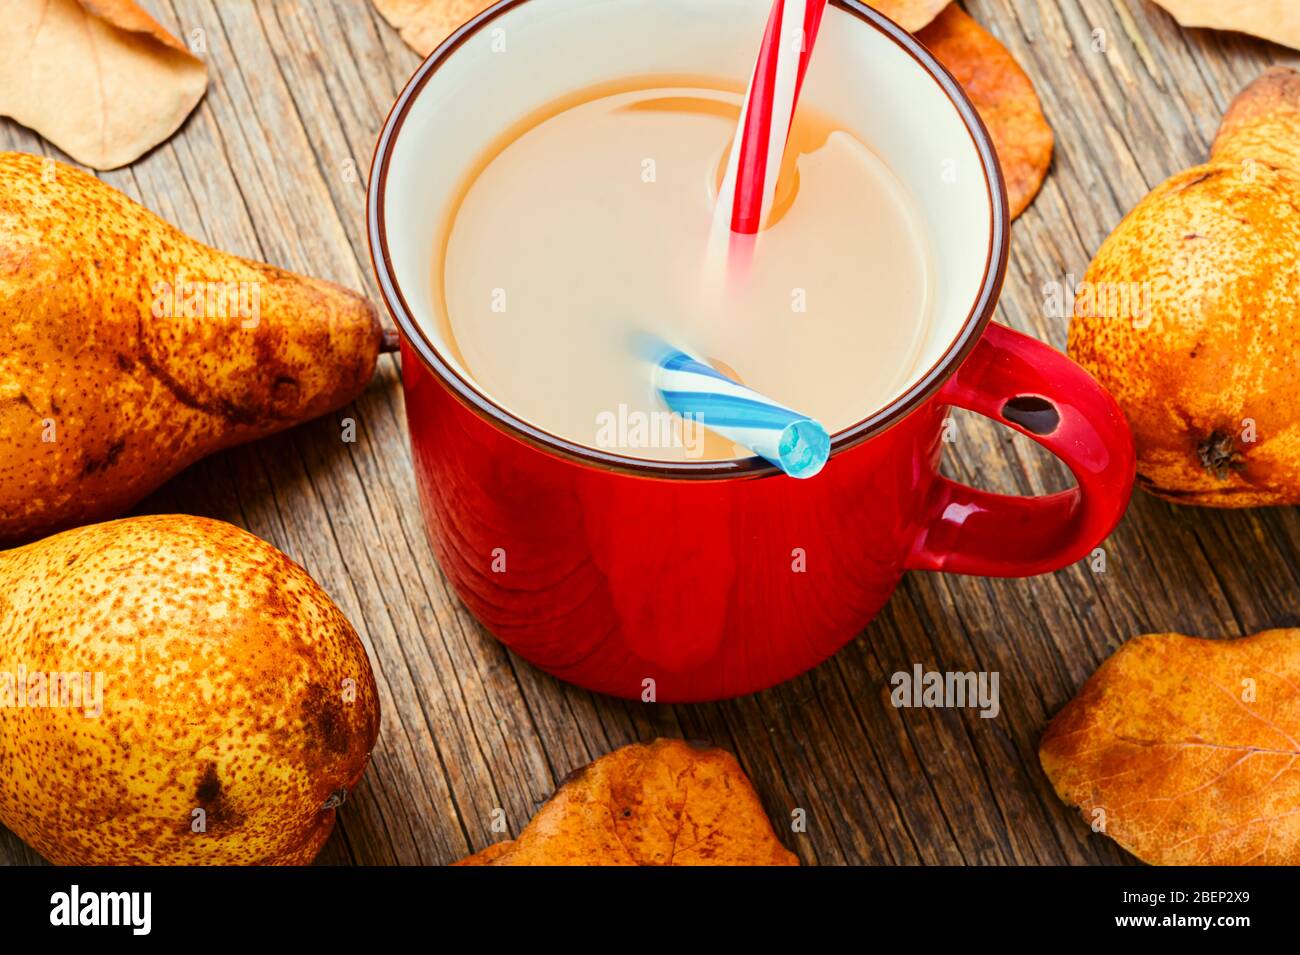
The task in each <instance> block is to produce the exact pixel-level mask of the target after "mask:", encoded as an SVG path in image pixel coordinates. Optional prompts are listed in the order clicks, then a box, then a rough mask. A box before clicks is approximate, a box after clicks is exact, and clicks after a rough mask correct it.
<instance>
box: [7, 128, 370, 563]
mask: <svg viewBox="0 0 1300 955" xmlns="http://www.w3.org/2000/svg"><path fill="white" fill-rule="evenodd" d="M382 338H383V336H382V330H381V326H380V324H379V322H378V319H377V317H376V315H375V312H374V309H373V308H372V307H371V306H370V305H369V304H368V303H367V302H366V301H365V300H364V299H363V298H361V297H360V296H358V295H357V294H355V293H354V292H350V291H348V290H347V289H344V288H341V287H339V286H337V285H334V284H332V283H330V282H325V281H321V280H319V279H313V278H307V277H304V276H300V275H295V274H293V273H291V272H286V271H284V270H283V269H278V268H274V267H272V266H270V265H264V264H262V263H260V262H254V261H250V260H248V259H242V258H237V257H235V256H232V255H229V254H227V253H225V252H220V251H217V250H216V249H212V248H209V247H208V246H205V245H203V244H201V243H199V242H196V241H195V240H194V239H191V238H190V237H188V236H186V235H184V234H183V233H181V232H180V231H178V230H177V229H175V228H174V227H173V226H171V225H170V224H168V223H167V222H165V221H163V220H162V219H160V218H159V217H158V216H156V215H154V214H153V213H152V212H150V211H149V210H147V209H145V208H144V207H142V206H140V205H138V204H136V203H135V202H132V201H131V200H130V199H128V198H127V197H126V196H124V195H122V193H120V192H118V191H117V190H115V189H113V188H111V187H110V186H108V185H106V184H104V183H103V182H101V181H100V180H98V179H96V178H95V177H93V176H90V175H87V174H85V173H82V172H80V171H79V170H77V169H74V168H73V167H71V166H66V165H63V164H61V163H57V162H54V161H52V160H47V159H43V158H42V157H39V156H32V155H28V154H26V153H0V544H10V543H21V542H24V541H27V540H31V539H33V538H35V537H38V536H40V535H42V534H46V533H49V532H51V531H54V530H59V529H62V528H65V527H71V526H75V525H78V524H86V523H92V522H94V521H98V520H103V519H105V518H108V517H115V516H117V515H118V514H120V513H121V512H122V511H124V510H125V509H126V508H128V507H130V506H131V505H132V504H134V503H135V502H136V501H138V500H139V499H140V498H142V497H144V496H145V495H146V494H148V493H149V492H150V491H152V490H154V489H155V488H156V487H157V486H158V485H160V484H161V483H162V482H163V481H165V480H167V478H169V477H171V476H172V475H173V474H175V473H176V472H178V471H180V470H181V469H183V468H185V467H187V466H188V465H190V464H191V463H193V462H194V461H196V460H198V459H199V458H201V457H203V456H204V455H207V454H210V453H212V452H214V451H217V450H220V449H222V448H226V447H230V446H231V445H235V444H239V443H242V442H245V441H249V440H251V439H254V438H258V437H262V436H264V435H267V434H270V433H272V432H274V431H279V430H281V429H283V428H286V427H288V426H290V425H293V424H296V423H298V422H301V421H305V420H307V419H309V418H313V417H315V416H317V415H320V414H323V413H324V412H326V411H328V410H330V409H332V408H336V407H338V406H340V405H342V404H346V403H347V402H348V401H350V400H352V398H354V397H356V395H357V394H358V393H359V392H360V391H361V390H362V388H364V387H365V385H366V383H367V381H369V379H370V377H371V375H372V373H373V371H374V368H375V362H376V358H377V356H378V352H379V349H380V346H381V342H382Z"/></svg>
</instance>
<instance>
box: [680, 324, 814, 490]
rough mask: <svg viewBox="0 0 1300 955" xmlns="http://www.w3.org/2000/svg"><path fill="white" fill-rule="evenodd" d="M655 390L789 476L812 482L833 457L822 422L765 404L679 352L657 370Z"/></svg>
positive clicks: (767, 401) (767, 400) (688, 415)
mask: <svg viewBox="0 0 1300 955" xmlns="http://www.w3.org/2000/svg"><path fill="white" fill-rule="evenodd" d="M655 387H656V388H657V389H658V390H659V396H660V397H661V398H662V399H663V401H664V403H665V404H666V405H668V407H669V408H671V409H672V410H673V411H675V412H677V413H678V414H679V415H682V416H683V417H686V418H688V419H694V420H696V421H698V422H700V424H702V425H704V426H705V427H706V428H708V429H710V430H711V431H716V432H717V433H718V434H720V435H722V436H723V437H724V438H729V439H730V440H732V441H734V442H736V444H739V445H742V446H744V447H746V448H749V449H750V450H751V451H753V452H754V453H755V454H757V455H759V456H760V457H764V458H766V459H767V460H769V461H771V462H772V463H773V464H775V465H776V466H777V467H779V468H780V469H781V470H782V471H784V472H785V473H786V474H788V475H790V476H791V477H795V478H810V477H812V476H813V475H814V474H816V473H817V472H818V471H820V470H821V469H822V466H823V465H825V463H826V459H827V458H828V457H829V456H830V451H831V439H830V435H828V434H827V433H826V429H825V428H823V427H822V426H821V425H820V424H819V423H818V422H816V421H814V420H813V419H812V418H809V417H808V416H807V415H801V414H799V413H798V412H795V411H791V410H790V409H789V408H786V407H785V406H783V405H779V404H777V403H776V402H775V401H772V400H771V399H770V398H764V397H763V396H762V395H760V394H758V393H757V392H755V391H751V390H750V389H749V388H746V387H745V386H744V385H742V384H740V383H739V382H735V381H732V380H731V379H730V378H728V377H727V376H726V375H723V374H720V373H719V372H717V371H716V370H714V369H713V368H711V367H710V366H708V365H706V364H704V363H703V362H701V361H697V360H696V359H694V358H692V357H691V356H690V355H688V354H686V353H685V352H683V351H679V350H677V349H670V350H669V351H668V353H667V354H665V355H663V356H662V357H661V358H659V360H658V362H657V364H656V366H655Z"/></svg>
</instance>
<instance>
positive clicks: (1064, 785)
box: [1038, 630, 1300, 865]
mask: <svg viewBox="0 0 1300 955" xmlns="http://www.w3.org/2000/svg"><path fill="white" fill-rule="evenodd" d="M1297 737H1300V630H1270V631H1266V632H1264V633H1259V634H1256V635H1255V636H1253V637H1244V638H1241V639H1238V640H1202V639H1199V638H1196V637H1184V636H1179V635H1178V634H1173V633H1160V634H1150V635H1147V636H1142V637H1137V638H1135V639H1133V640H1130V641H1129V642H1128V643H1127V644H1125V645H1124V646H1123V647H1121V648H1120V649H1119V651H1118V652H1116V653H1115V655H1114V656H1112V657H1111V658H1110V659H1109V660H1107V661H1106V662H1105V663H1103V664H1102V665H1101V668H1100V669H1098V670H1097V672H1096V673H1095V674H1093V676H1092V678H1091V679H1089V680H1088V682H1087V683H1085V684H1084V686H1083V689H1082V690H1080V691H1079V695H1078V696H1076V697H1075V698H1074V700H1072V701H1071V702H1070V703H1069V704H1068V705H1067V706H1066V707H1065V709H1063V710H1061V712H1060V713H1058V714H1057V716H1056V718H1055V719H1054V720H1052V722H1051V725H1049V726H1048V728H1047V732H1046V733H1044V734H1043V740H1042V743H1041V744H1040V746H1039V753H1038V755H1039V760H1040V761H1041V762H1042V764H1043V769H1044V771H1045V772H1046V773H1047V777H1048V779H1050V780H1051V781H1052V785H1053V786H1055V787H1056V792H1057V794H1058V795H1060V797H1061V798H1062V799H1063V800H1065V801H1066V802H1067V803H1070V804H1071V805H1075V806H1078V807H1079V809H1080V810H1081V811H1082V813H1083V817H1084V820H1085V821H1086V822H1088V823H1089V824H1090V825H1093V826H1094V828H1098V827H1100V828H1099V831H1104V832H1105V833H1106V835H1108V836H1110V837H1111V838H1112V839H1114V840H1115V841H1116V842H1118V843H1119V844H1120V845H1121V846H1123V847H1124V848H1125V849H1127V850H1128V851H1129V852H1131V853H1133V854H1134V855H1135V856H1137V857H1138V858H1139V859H1142V860H1143V861H1145V862H1149V863H1152V864H1154V865H1190V864H1205V865H1246V864H1260V865H1296V864H1300V742H1297Z"/></svg>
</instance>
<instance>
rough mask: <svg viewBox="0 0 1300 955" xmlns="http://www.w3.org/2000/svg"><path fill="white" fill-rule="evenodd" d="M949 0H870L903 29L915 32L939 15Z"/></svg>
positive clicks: (871, 4)
mask: <svg viewBox="0 0 1300 955" xmlns="http://www.w3.org/2000/svg"><path fill="white" fill-rule="evenodd" d="M949 2H951V0H872V2H870V3H869V4H868V6H872V7H875V8H876V9H877V10H879V11H880V12H881V13H883V14H884V15H885V16H887V17H889V19H891V20H893V21H894V22H895V23H897V24H898V25H899V26H900V27H902V28H903V29H904V30H908V31H910V32H912V33H915V32H916V31H917V30H919V29H921V28H922V27H924V26H926V25H927V24H929V22H930V21H931V20H933V19H934V18H935V17H937V16H938V15H939V12H940V11H941V10H943V8H944V7H946V6H948V4H949Z"/></svg>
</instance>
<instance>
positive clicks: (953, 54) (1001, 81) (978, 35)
mask: <svg viewBox="0 0 1300 955" xmlns="http://www.w3.org/2000/svg"><path fill="white" fill-rule="evenodd" d="M916 36H917V39H918V40H920V41H921V42H922V43H924V44H925V45H926V46H927V47H929V49H930V52H931V53H933V54H934V55H935V57H936V58H937V59H938V60H939V62H940V63H942V64H943V65H944V66H945V67H946V68H947V70H948V72H949V73H951V74H952V75H953V77H954V78H955V79H956V80H957V82H959V83H960V84H961V85H962V88H963V89H965V90H966V95H967V96H969V97H970V98H971V102H973V103H974V104H975V108H976V109H977V110H979V114H980V118H981V119H983V120H984V125H985V126H987V127H988V130H989V135H990V136H992V137H993V145H994V147H995V148H996V149H997V153H998V160H999V161H1000V162H1001V164H1002V175H1003V178H1004V179H1005V180H1006V183H1007V201H1008V204H1009V205H1010V207H1011V218H1013V219H1014V218H1015V217H1016V216H1018V215H1020V213H1022V212H1023V211H1024V210H1025V209H1026V208H1027V207H1028V205H1029V203H1030V202H1032V201H1033V199H1034V196H1036V195H1038V190H1039V189H1040V188H1041V187H1042V185H1043V180H1044V179H1045V178H1046V177H1047V170H1048V168H1049V167H1050V166H1051V164H1052V144H1053V138H1052V128H1051V127H1050V126H1048V125H1047V120H1046V118H1044V116H1043V110H1042V107H1041V106H1040V105H1039V103H1038V94H1037V93H1035V92H1034V85H1033V83H1031V82H1030V80H1029V77H1028V76H1026V75H1025V71H1024V70H1022V69H1021V68H1020V64H1019V63H1017V62H1016V60H1015V58H1014V57H1013V56H1012V55H1011V54H1010V53H1009V52H1008V51H1007V49H1006V47H1004V46H1003V45H1002V44H1001V43H999V42H998V40H997V38H996V37H994V36H993V34H991V33H989V32H988V31H987V30H985V29H984V28H983V27H982V26H980V25H979V24H978V23H976V22H975V21H974V20H972V19H971V18H970V17H969V16H967V15H966V14H965V13H963V12H962V10H961V9H960V8H959V7H955V6H950V7H948V9H946V10H944V11H943V13H942V14H940V15H939V17H938V19H936V20H935V21H934V22H933V23H931V24H930V25H929V26H928V27H926V28H925V29H924V30H922V31H921V32H919V33H918V34H917V35H916Z"/></svg>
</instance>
